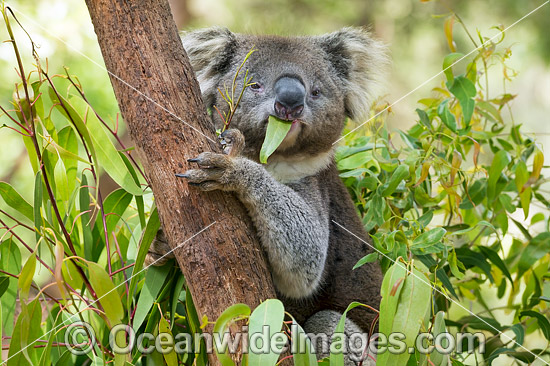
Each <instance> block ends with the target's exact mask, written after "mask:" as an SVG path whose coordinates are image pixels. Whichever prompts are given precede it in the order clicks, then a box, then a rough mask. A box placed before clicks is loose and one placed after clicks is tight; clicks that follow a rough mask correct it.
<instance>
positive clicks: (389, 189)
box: [382, 165, 409, 197]
mask: <svg viewBox="0 0 550 366" xmlns="http://www.w3.org/2000/svg"><path fill="white" fill-rule="evenodd" d="M408 177H409V167H408V166H407V165H399V166H398V167H397V168H396V169H395V170H394V171H393V173H392V176H391V178H390V180H389V182H388V183H386V184H384V186H382V197H387V196H389V195H391V194H392V193H393V192H395V189H396V188H397V186H398V185H399V183H401V182H402V181H403V179H407V178H408Z"/></svg>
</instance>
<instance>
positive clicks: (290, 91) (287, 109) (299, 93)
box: [275, 76, 306, 120]
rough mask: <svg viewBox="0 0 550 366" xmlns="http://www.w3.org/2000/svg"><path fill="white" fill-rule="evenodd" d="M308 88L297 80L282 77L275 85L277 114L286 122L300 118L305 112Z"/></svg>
mask: <svg viewBox="0 0 550 366" xmlns="http://www.w3.org/2000/svg"><path fill="white" fill-rule="evenodd" d="M305 97H306V88H305V87H304V84H302V82H301V81H300V80H298V79H296V78H292V77H287V76H285V77H282V78H280V79H279V80H277V82H276V83H275V114H276V115H277V117H279V118H281V119H286V120H294V119H297V118H300V117H301V115H302V112H303V111H304V100H305Z"/></svg>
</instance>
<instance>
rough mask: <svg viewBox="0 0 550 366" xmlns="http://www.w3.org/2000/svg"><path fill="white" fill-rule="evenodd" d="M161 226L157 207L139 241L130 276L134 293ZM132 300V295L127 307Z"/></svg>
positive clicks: (131, 289)
mask: <svg viewBox="0 0 550 366" xmlns="http://www.w3.org/2000/svg"><path fill="white" fill-rule="evenodd" d="M159 228H160V221H159V216H158V211H157V208H156V207H155V208H154V209H153V210H152V211H151V216H150V217H149V221H147V226H146V227H145V229H144V230H143V233H142V236H141V240H140V242H139V249H138V254H137V257H136V262H135V263H134V268H133V269H132V276H131V277H130V278H131V280H130V287H129V288H130V293H134V290H135V288H136V283H137V280H138V274H139V273H140V272H141V271H142V270H143V263H144V262H145V257H146V256H147V252H148V251H149V247H150V246H151V243H152V242H153V240H154V239H155V237H156V235H157V232H158V231H159ZM131 301H132V297H131V296H129V297H128V304H127V307H128V308H130V304H131Z"/></svg>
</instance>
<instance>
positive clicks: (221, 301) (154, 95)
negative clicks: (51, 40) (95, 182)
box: [86, 0, 276, 365]
mask: <svg viewBox="0 0 550 366" xmlns="http://www.w3.org/2000/svg"><path fill="white" fill-rule="evenodd" d="M86 4H87V6H88V9H89V12H90V15H91V18H92V22H93V24H94V28H95V32H96V34H97V38H98V41H99V45H100V47H101V51H102V53H103V57H104V60H105V65H106V67H107V70H109V73H110V78H111V83H112V85H113V88H114V91H115V95H116V98H117V100H118V103H119V106H120V110H121V112H122V116H123V118H124V120H125V121H126V124H127V125H128V129H129V131H130V136H131V137H132V139H133V141H134V142H135V144H136V147H137V152H138V156H139V158H140V161H141V163H142V164H143V168H144V170H145V172H146V174H147V177H148V181H149V183H150V185H151V187H152V189H153V193H154V196H155V200H156V204H157V207H158V211H159V215H160V219H161V222H162V225H163V228H164V231H165V234H166V236H167V238H168V241H169V243H170V245H171V246H172V247H175V246H177V245H179V244H181V243H183V242H185V241H187V240H188V241H187V242H185V244H184V245H183V246H182V247H181V249H178V250H176V252H175V254H176V259H177V261H178V263H179V265H180V267H181V270H182V272H183V274H184V275H185V278H186V280H187V284H188V286H189V289H190V290H191V294H192V296H193V299H194V302H195V306H196V308H197V311H198V313H199V316H201V317H202V316H203V315H207V316H208V319H209V320H211V321H213V320H215V319H216V318H217V317H218V315H219V314H220V313H221V312H222V311H223V310H224V309H225V308H227V307H228V306H230V305H232V304H235V303H246V304H248V305H249V306H251V307H255V306H256V305H257V304H259V303H260V302H261V301H262V300H264V299H266V298H273V297H276V295H275V292H274V289H273V284H272V281H271V276H270V274H269V272H268V270H267V267H266V262H265V259H264V257H263V252H262V251H261V249H260V247H259V244H258V242H257V240H256V238H255V235H254V233H253V229H252V227H251V224H250V219H249V218H248V217H247V215H246V212H245V211H244V209H243V207H242V206H241V204H240V202H238V201H237V200H236V199H235V197H234V196H233V195H231V194H227V193H223V192H210V193H204V192H199V191H198V190H196V189H193V188H191V189H190V188H189V187H188V186H187V183H186V182H185V180H182V179H178V178H176V177H175V175H174V174H175V173H181V172H184V171H186V170H187V169H188V168H189V166H188V163H187V159H189V158H192V157H195V156H197V155H198V154H199V153H200V152H202V151H218V150H219V146H218V145H217V143H215V140H216V139H215V134H214V130H213V126H212V125H211V123H210V120H209V118H208V116H207V114H206V111H205V109H204V104H203V102H202V100H201V97H200V91H199V87H198V84H197V81H196V78H195V75H194V73H193V72H192V69H191V66H190V64H189V60H188V58H187V56H186V55H185V53H184V50H183V46H182V44H181V42H180V39H179V37H178V34H177V29H176V25H175V23H174V20H173V18H172V15H171V13H170V7H169V5H168V1H167V0H132V1H125V0H86ZM176 116H177V117H176ZM191 126H192V127H191ZM205 136H207V137H208V138H210V139H211V140H209V139H208V138H206V137H205ZM212 223H215V224H213V225H212V226H210V227H209V228H208V229H206V230H205V231H203V232H201V233H200V234H198V235H196V234H197V233H198V232H199V231H201V230H203V229H204V228H205V227H206V226H208V225H210V224H212ZM194 235H196V236H194ZM190 238H192V239H191V240H189V239H190ZM210 364H211V365H216V364H218V362H217V360H216V359H215V357H213V356H210Z"/></svg>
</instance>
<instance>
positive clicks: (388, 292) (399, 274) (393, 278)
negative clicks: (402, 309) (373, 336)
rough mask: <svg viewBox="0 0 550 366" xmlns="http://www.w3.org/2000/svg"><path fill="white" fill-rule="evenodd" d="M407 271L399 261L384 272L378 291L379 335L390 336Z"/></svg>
mask: <svg viewBox="0 0 550 366" xmlns="http://www.w3.org/2000/svg"><path fill="white" fill-rule="evenodd" d="M406 274H407V269H406V268H405V265H404V264H403V263H401V262H400V261H399V260H396V261H395V263H394V264H393V265H392V266H391V267H390V268H389V269H388V270H387V271H386V274H385V275H384V279H383V281H382V287H381V289H380V295H381V297H382V300H381V301H380V322H379V324H380V326H379V328H380V333H382V334H390V332H391V329H392V323H393V318H394V316H395V312H396V310H397V304H398V300H399V295H400V294H401V290H402V289H403V282H404V281H405V276H406Z"/></svg>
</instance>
